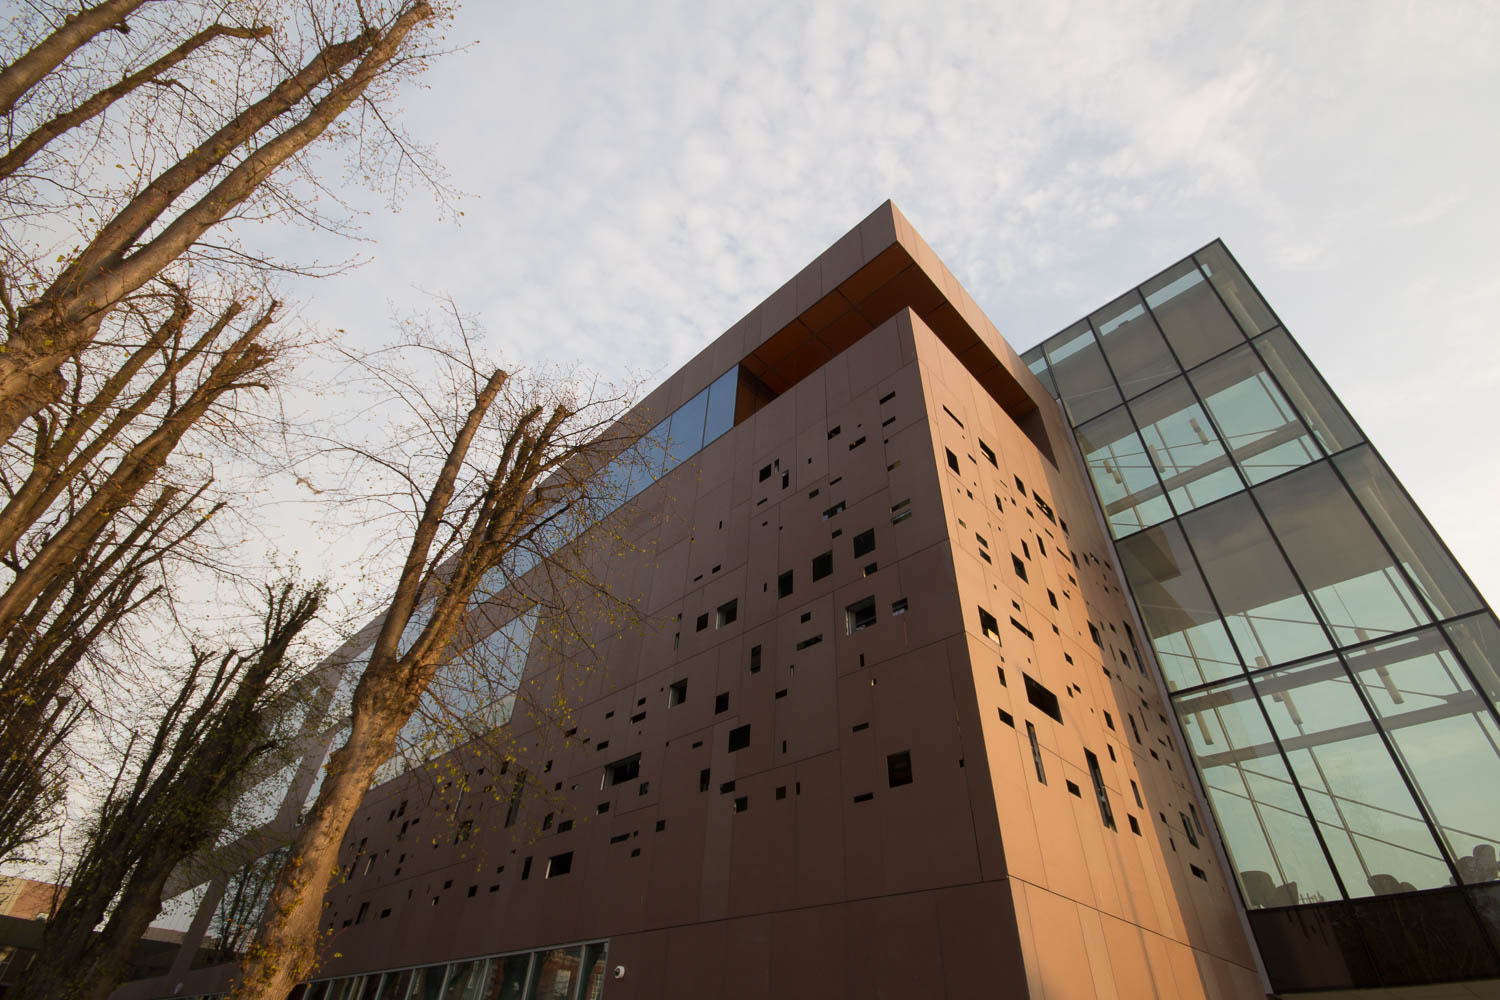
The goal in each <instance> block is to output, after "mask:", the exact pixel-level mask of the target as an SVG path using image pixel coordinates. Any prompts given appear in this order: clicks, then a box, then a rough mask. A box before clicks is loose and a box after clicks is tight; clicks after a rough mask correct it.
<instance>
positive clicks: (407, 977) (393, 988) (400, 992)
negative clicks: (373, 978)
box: [376, 969, 411, 1000]
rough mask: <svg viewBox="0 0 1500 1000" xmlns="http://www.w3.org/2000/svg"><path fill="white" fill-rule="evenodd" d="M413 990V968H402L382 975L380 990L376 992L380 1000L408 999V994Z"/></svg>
mask: <svg viewBox="0 0 1500 1000" xmlns="http://www.w3.org/2000/svg"><path fill="white" fill-rule="evenodd" d="M410 990H411V970H410V969H402V970H401V971H400V972H387V973H386V974H385V975H384V976H382V977H380V992H379V993H377V994H376V996H377V997H378V998H379V1000H406V994H407V993H408V992H409V991H410Z"/></svg>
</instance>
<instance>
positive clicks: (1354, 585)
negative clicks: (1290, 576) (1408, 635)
mask: <svg viewBox="0 0 1500 1000" xmlns="http://www.w3.org/2000/svg"><path fill="white" fill-rule="evenodd" d="M1255 496H1256V498H1257V499H1258V500H1259V501H1260V506H1261V510H1262V511H1264V512H1265V515H1266V520H1268V521H1270V522H1271V530H1272V531H1274V532H1275V533H1276V537H1277V538H1279V539H1280V540H1281V546H1282V548H1283V549H1285V550H1286V554H1287V558H1288V559H1290V560H1291V562H1292V566H1293V568H1295V569H1296V571H1297V575H1298V576H1299V577H1300V578H1301V580H1302V585H1303V587H1305V588H1306V589H1307V591H1308V593H1309V595H1310V596H1311V597H1312V599H1313V603H1315V604H1316V605H1317V606H1318V610H1319V611H1320V612H1322V615H1323V621H1324V622H1326V623H1327V624H1328V627H1329V628H1331V629H1332V630H1333V635H1334V640H1335V642H1337V643H1338V644H1339V645H1340V646H1349V645H1353V644H1354V643H1358V642H1364V641H1365V640H1367V639H1374V638H1377V637H1379V636H1382V635H1388V634H1390V633H1392V632H1402V631H1405V630H1406V629H1409V628H1415V627H1416V626H1418V625H1424V624H1426V623H1427V620H1428V619H1427V614H1426V612H1425V611H1423V610H1422V602H1421V601H1420V600H1418V599H1417V595H1416V594H1414V593H1413V592H1412V590H1411V588H1410V587H1409V586H1407V584H1406V581H1405V580H1404V579H1402V577H1401V573H1400V572H1399V571H1398V570H1397V569H1396V566H1395V563H1393V562H1392V561H1391V557H1390V553H1389V552H1387V551H1386V548H1385V546H1383V545H1381V544H1380V539H1379V538H1378V537H1376V535H1375V532H1374V531H1373V530H1372V529H1371V528H1370V525H1369V522H1367V521H1366V520H1365V519H1364V517H1363V516H1361V515H1360V512H1359V507H1358V506H1357V505H1356V504H1355V503H1354V499H1353V498H1352V497H1350V496H1349V493H1348V491H1346V490H1345V489H1344V487H1343V484H1342V483H1340V482H1339V480H1338V477H1337V476H1336V475H1334V473H1333V469H1332V467H1331V466H1329V464H1328V463H1327V462H1320V463H1318V464H1317V465H1311V466H1308V467H1307V468H1305V469H1300V470H1298V471H1297V472H1293V473H1292V474H1290V475H1287V476H1283V477H1281V478H1280V479H1277V480H1275V481H1274V482H1271V483H1267V484H1265V485H1264V486H1258V487H1256V488H1255Z"/></svg>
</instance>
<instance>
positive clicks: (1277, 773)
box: [1177, 681, 1341, 909]
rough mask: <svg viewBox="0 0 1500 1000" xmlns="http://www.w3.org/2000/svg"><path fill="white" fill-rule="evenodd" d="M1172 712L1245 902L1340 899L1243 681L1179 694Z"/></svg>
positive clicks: (1258, 904) (1285, 903)
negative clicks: (1175, 713) (1190, 751)
mask: <svg viewBox="0 0 1500 1000" xmlns="http://www.w3.org/2000/svg"><path fill="white" fill-rule="evenodd" d="M1177 710H1178V717H1179V718H1180V719H1181V720H1182V722H1183V732H1184V733H1186V735H1187V738H1188V741H1189V742H1190V743H1191V744H1192V748H1193V753H1194V758H1195V759H1196V761H1197V764H1198V770H1199V772H1200V773H1201V774H1202V776H1203V785H1204V788H1205V789H1206V790H1207V791H1208V799H1209V804H1210V805H1211V806H1212V807H1213V810H1214V813H1215V815H1217V816H1218V819H1219V830H1220V832H1221V833H1222V834H1223V835H1224V846H1225V847H1226V848H1227V849H1228V852H1229V858H1230V861H1231V863H1232V864H1233V866H1234V868H1235V873H1236V874H1237V875H1238V877H1239V882H1240V888H1241V889H1242V890H1243V891H1244V896H1245V904H1246V906H1247V907H1249V908H1251V909H1255V908H1259V907H1267V906H1292V905H1295V904H1297V903H1315V902H1321V901H1323V900H1328V899H1339V898H1341V894H1340V892H1339V887H1338V883H1337V881H1336V880H1335V879H1334V876H1333V871H1332V870H1331V869H1330V868H1329V867H1328V859H1327V857H1326V856H1325V855H1324V853H1323V849H1322V847H1321V846H1319V844H1318V839H1317V836H1316V834H1314V832H1313V828H1312V823H1311V822H1310V821H1309V820H1308V818H1307V813H1306V812H1305V811H1304V809H1303V807H1302V802H1301V800H1300V799H1299V798H1298V797H1297V789H1296V786H1295V785H1294V784H1293V783H1292V778H1291V775H1290V774H1289V773H1288V771H1287V768H1286V764H1285V762H1284V761H1283V760H1282V758H1281V754H1280V753H1278V752H1277V750H1276V744H1275V743H1274V742H1273V741H1272V739H1271V732H1270V730H1269V729H1268V728H1267V727H1266V722H1265V718H1264V717H1263V716H1262V715H1261V712H1260V706H1259V705H1258V704H1257V703H1256V700H1255V696H1254V694H1253V693H1252V692H1251V690H1250V687H1249V685H1248V684H1246V683H1245V682H1243V681H1237V682H1234V683H1230V684H1225V685H1221V686H1219V687H1217V688H1212V689H1210V690H1207V691H1203V692H1200V693H1196V694H1190V695H1185V696H1183V698H1182V699H1181V700H1180V701H1179V702H1178V703H1177Z"/></svg>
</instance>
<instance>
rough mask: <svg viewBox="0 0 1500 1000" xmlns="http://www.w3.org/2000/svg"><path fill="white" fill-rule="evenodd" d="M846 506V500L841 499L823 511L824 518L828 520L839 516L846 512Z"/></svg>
mask: <svg viewBox="0 0 1500 1000" xmlns="http://www.w3.org/2000/svg"><path fill="white" fill-rule="evenodd" d="M846 507H847V505H846V504H845V503H844V501H842V500H840V501H839V502H838V503H836V504H834V505H833V506H832V507H829V508H828V509H827V510H825V511H824V512H823V520H825V521H827V520H830V519H832V518H835V517H838V516H839V515H840V514H842V513H843V512H844V510H845V509H846Z"/></svg>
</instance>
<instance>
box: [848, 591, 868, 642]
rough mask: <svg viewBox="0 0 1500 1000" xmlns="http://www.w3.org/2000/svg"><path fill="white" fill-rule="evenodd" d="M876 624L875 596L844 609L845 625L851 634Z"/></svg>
mask: <svg viewBox="0 0 1500 1000" xmlns="http://www.w3.org/2000/svg"><path fill="white" fill-rule="evenodd" d="M874 624H875V598H874V596H870V597H866V598H863V599H861V600H858V601H855V602H854V603H853V604H851V605H849V606H848V607H847V608H845V609H844V625H845V627H846V629H847V630H848V634H849V635H853V634H854V633H855V632H858V631H860V630H861V629H867V628H869V627H870V626H871V625H874Z"/></svg>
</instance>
